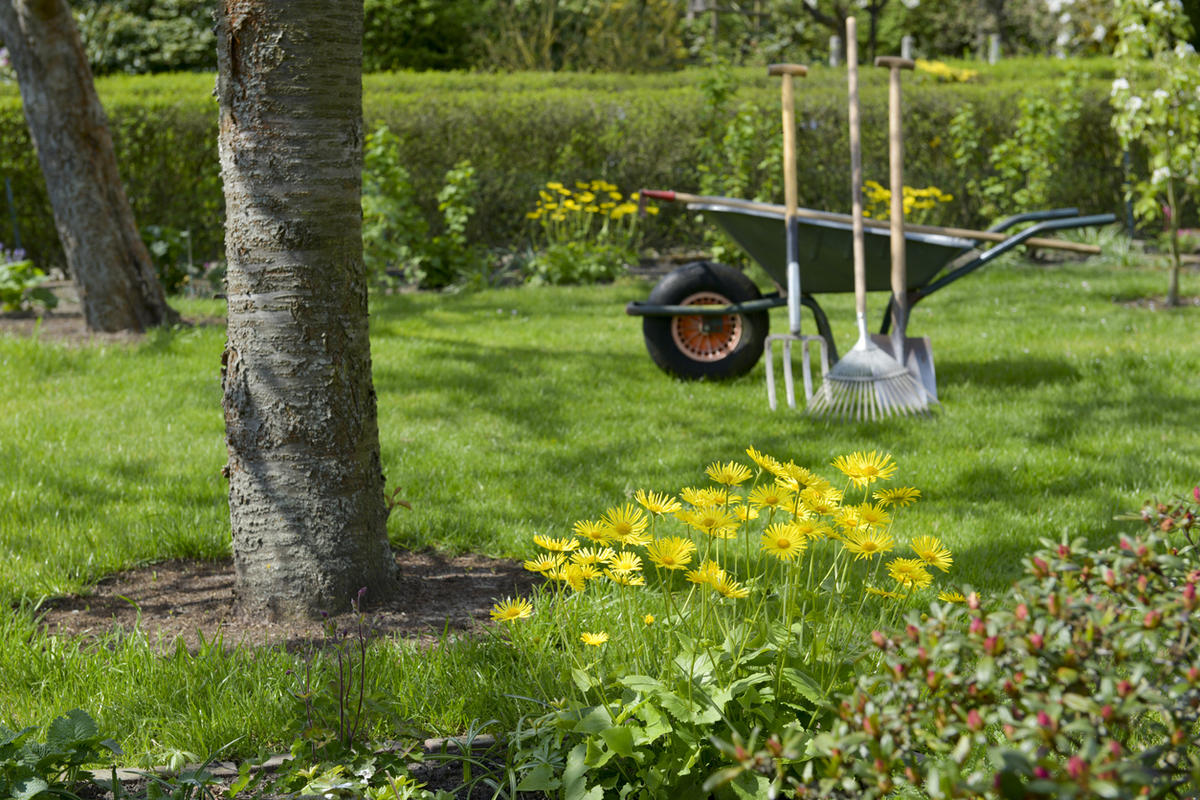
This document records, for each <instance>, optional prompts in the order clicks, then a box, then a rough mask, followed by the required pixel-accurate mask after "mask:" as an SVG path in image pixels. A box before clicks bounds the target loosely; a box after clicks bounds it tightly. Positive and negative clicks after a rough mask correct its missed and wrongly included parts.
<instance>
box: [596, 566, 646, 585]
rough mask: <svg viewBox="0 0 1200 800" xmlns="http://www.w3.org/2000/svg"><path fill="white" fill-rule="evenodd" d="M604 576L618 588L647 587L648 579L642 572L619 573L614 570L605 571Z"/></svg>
mask: <svg viewBox="0 0 1200 800" xmlns="http://www.w3.org/2000/svg"><path fill="white" fill-rule="evenodd" d="M604 576H605V577H606V578H608V579H609V580H610V581H612V582H613V583H615V584H617V585H618V586H645V585H646V579H645V578H643V577H642V573H640V572H617V571H616V570H614V569H611V568H609V569H606V570H604Z"/></svg>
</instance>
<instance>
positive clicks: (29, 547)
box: [0, 261, 1200, 759]
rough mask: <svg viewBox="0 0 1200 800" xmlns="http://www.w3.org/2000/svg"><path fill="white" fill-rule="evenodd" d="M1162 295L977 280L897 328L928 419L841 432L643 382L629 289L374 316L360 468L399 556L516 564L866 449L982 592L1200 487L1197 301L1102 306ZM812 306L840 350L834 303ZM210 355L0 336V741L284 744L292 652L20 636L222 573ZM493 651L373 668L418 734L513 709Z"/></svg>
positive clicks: (510, 679)
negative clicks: (186, 567)
mask: <svg viewBox="0 0 1200 800" xmlns="http://www.w3.org/2000/svg"><path fill="white" fill-rule="evenodd" d="M1195 280H1196V277H1195V275H1194V274H1189V275H1187V276H1185V286H1184V288H1185V293H1187V291H1188V289H1189V286H1191V285H1192V284H1193V283H1194V281H1195ZM1164 288H1165V275H1164V274H1163V273H1161V272H1158V271H1155V270H1153V269H1148V268H1141V269H1130V268H1118V267H1116V266H1114V265H1113V264H1112V263H1108V262H1103V261H1092V262H1084V263H1066V264H1058V265H1052V266H1043V265H1037V264H1033V263H1028V262H1015V261H1010V262H1008V263H1005V264H997V265H993V267H989V268H988V269H986V270H983V271H981V272H980V273H977V274H975V275H973V276H971V277H970V278H968V279H967V280H964V281H962V282H961V283H959V284H956V285H954V286H952V287H950V288H948V289H946V290H945V291H943V292H940V293H938V294H935V295H934V296H933V297H931V298H930V299H928V300H927V301H925V302H923V303H921V304H920V305H918V306H917V307H916V309H915V310H914V315H913V323H912V328H911V330H912V332H913V333H917V334H928V335H929V336H930V337H931V338H932V341H933V349H934V353H935V360H936V365H937V371H938V382H939V392H940V394H941V399H942V403H943V407H942V409H941V411H940V412H939V413H938V414H937V415H936V416H934V417H933V418H932V419H927V420H913V419H904V418H900V419H889V420H885V421H881V422H874V423H855V424H831V423H826V422H819V421H814V420H811V419H808V418H807V417H805V416H803V415H800V414H796V413H787V412H780V413H774V414H772V413H771V412H769V411H768V410H767V407H766V398H765V389H764V385H763V367H762V365H760V366H759V367H757V368H756V369H755V370H754V371H753V372H752V373H751V374H750V375H749V376H747V377H746V378H744V379H741V380H738V381H734V382H731V383H725V384H710V383H681V382H677V381H674V380H671V379H669V378H667V377H665V376H664V375H663V374H662V373H660V372H659V371H658V370H657V369H656V368H655V367H654V365H653V364H652V363H651V362H650V360H649V358H648V357H647V356H646V354H645V351H644V349H643V345H642V341H641V334H640V323H639V322H638V321H637V320H634V319H631V318H628V317H626V316H625V315H624V314H623V313H622V306H623V304H624V303H625V302H626V301H628V300H631V299H639V298H644V296H645V295H646V293H647V290H648V287H647V286H646V285H643V284H638V283H625V284H619V285H615V286H606V287H594V288H539V289H530V288H521V289H502V290H492V291H486V292H480V293H470V294H458V295H437V294H415V295H398V296H386V297H385V296H379V297H375V298H373V301H372V332H373V333H372V349H373V360H374V369H375V381H376V387H377V391H378V396H379V415H380V429H381V438H382V447H383V463H384V469H385V472H386V474H387V481H388V485H389V487H391V486H400V487H401V496H402V497H403V498H405V499H406V500H408V501H409V502H410V503H411V504H412V506H413V509H412V511H411V512H407V511H404V510H398V511H397V513H396V514H394V515H393V516H392V518H391V520H390V522H389V526H390V528H389V533H390V535H391V537H392V540H393V543H394V544H395V545H396V546H398V547H405V548H414V549H420V548H427V547H435V548H441V549H446V550H452V551H464V550H470V551H475V552H481V553H486V554H489V555H494V556H510V557H522V556H527V555H529V554H531V553H532V552H533V545H532V541H531V537H532V535H533V534H534V533H538V532H545V533H555V534H562V533H565V532H566V531H568V530H569V528H570V525H571V523H572V522H573V521H574V520H576V519H580V518H584V517H595V516H596V515H598V514H599V513H601V512H602V511H604V509H605V508H607V507H608V506H610V505H613V504H616V503H618V502H625V501H626V500H627V499H628V498H629V497H630V496H631V495H632V492H633V491H634V490H636V489H638V488H646V489H653V490H658V491H675V490H677V489H679V488H680V487H682V486H686V485H698V484H700V483H702V482H703V468H704V467H705V465H707V464H708V463H710V462H712V461H714V460H717V459H722V460H729V459H734V458H738V457H740V456H741V455H742V453H743V451H744V449H745V447H746V446H747V445H751V444H752V445H754V446H755V447H757V448H759V449H761V450H764V451H767V452H770V453H773V454H775V455H777V456H780V457H783V458H793V459H795V460H796V461H797V462H798V463H800V464H805V465H808V466H811V467H813V468H815V469H817V470H818V471H820V472H822V473H824V474H826V475H827V476H829V477H833V474H832V472H833V471H832V469H831V468H830V467H829V462H830V461H831V460H832V459H833V458H834V457H835V456H837V455H839V454H842V453H845V452H849V451H853V450H864V449H865V450H871V449H880V450H886V451H888V452H890V453H892V454H893V455H894V456H895V458H896V461H897V462H898V463H899V465H900V473H899V475H898V479H899V480H901V481H903V482H904V483H906V484H911V485H915V486H917V487H919V488H920V489H921V490H922V492H923V500H922V502H921V503H919V504H918V505H917V506H915V507H914V508H912V509H909V510H908V512H906V515H905V519H904V521H903V526H904V528H905V530H906V531H907V532H910V533H932V534H936V535H938V536H940V537H942V538H943V540H944V541H945V542H946V543H947V544H948V545H949V546H950V548H951V549H952V550H953V551H954V553H955V571H954V574H953V577H954V579H955V580H957V581H959V582H960V583H964V584H970V585H972V586H975V587H977V588H979V589H981V590H982V591H983V592H984V593H985V594H989V595H994V594H996V593H998V592H1000V591H1002V590H1003V589H1004V587H1005V586H1006V585H1007V584H1008V583H1009V582H1010V581H1011V580H1012V579H1013V578H1014V577H1015V576H1016V575H1017V574H1019V571H1020V564H1019V560H1020V557H1021V556H1022V554H1024V553H1026V552H1028V551H1029V550H1030V549H1031V548H1033V547H1034V546H1036V544H1037V542H1038V540H1039V539H1040V538H1041V537H1051V538H1055V539H1057V538H1059V537H1062V536H1069V537H1077V536H1082V537H1085V538H1087V539H1089V540H1091V541H1093V542H1095V543H1102V542H1105V541H1109V540H1111V539H1113V538H1114V537H1115V535H1116V533H1117V532H1118V531H1120V530H1129V528H1128V526H1127V525H1125V526H1124V527H1123V524H1122V523H1116V522H1114V521H1113V519H1112V518H1113V516H1114V515H1116V514H1118V513H1120V512H1122V511H1126V510H1129V509H1133V508H1136V507H1137V506H1138V505H1139V504H1140V503H1141V501H1142V500H1144V499H1146V498H1148V497H1151V496H1153V495H1160V496H1166V495H1170V494H1173V493H1179V492H1182V491H1184V490H1186V489H1190V487H1191V486H1192V485H1193V484H1194V483H1196V482H1197V464H1200V441H1198V440H1197V439H1196V437H1194V436H1192V435H1191V434H1190V431H1191V422H1192V421H1191V416H1192V413H1191V412H1192V410H1193V408H1194V402H1195V397H1196V396H1197V389H1198V388H1200V377H1198V376H1200V343H1198V340H1197V337H1196V336H1195V330H1196V327H1197V323H1198V321H1200V309H1197V308H1195V307H1189V308H1183V309H1176V310H1171V311H1162V310H1159V311H1150V310H1147V309H1145V308H1138V307H1132V306H1130V305H1126V304H1125V301H1128V300H1133V299H1137V298H1141V297H1145V296H1150V295H1159V296H1161V294H1162V293H1163V290H1164ZM823 301H824V299H823ZM870 302H871V305H872V308H873V309H874V313H876V314H878V313H880V312H881V311H882V308H883V298H882V297H875V296H873V297H872V298H871V299H870ZM178 305H179V306H180V307H181V308H182V309H183V310H184V312H185V313H190V314H196V315H201V314H214V313H220V311H221V308H220V304H218V303H213V302H211V301H209V302H201V301H188V302H183V301H180V302H178ZM826 306H827V310H828V312H829V314H830V317H831V319H832V320H833V324H834V326H835V332H836V333H838V334H839V336H840V339H839V345H840V347H841V348H842V349H843V350H844V349H845V348H846V347H848V346H849V345H850V344H851V341H850V335H851V323H850V321H851V319H852V313H851V310H850V298H849V297H842V296H837V297H832V298H828V302H827V303H826ZM775 314H776V316H775V317H774V318H773V327H774V328H775V329H776V330H781V329H783V328H784V327H785V323H784V320H783V317H782V312H781V311H777V312H775ZM223 341H224V331H223V329H222V328H221V327H220V326H219V325H218V326H208V327H196V328H191V329H180V330H173V331H160V332H156V333H154V334H151V335H150V336H148V337H147V338H146V340H145V341H144V342H143V343H141V344H139V345H136V346H125V345H104V346H100V345H92V346H70V345H64V344H60V343H55V342H50V341H41V340H37V339H34V340H27V339H15V338H9V337H5V338H0V367H2V369H3V374H4V375H5V376H6V380H5V381H4V382H3V384H2V385H0V465H2V466H0V498H3V499H4V514H2V515H0V553H3V556H4V559H5V564H6V568H5V569H4V571H3V572H2V573H0V598H3V600H4V601H5V602H6V603H8V604H10V605H12V606H13V607H14V611H13V612H12V613H11V614H9V615H8V616H7V617H6V618H5V620H4V622H3V624H0V722H9V723H17V722H20V723H31V722H45V721H47V720H48V719H49V718H50V717H51V716H53V715H54V714H57V713H61V712H62V711H65V710H67V709H69V708H72V707H76V706H78V707H83V708H85V709H88V710H89V711H91V712H93V713H95V714H97V716H98V717H99V718H100V720H101V721H102V723H103V724H104V725H105V726H106V728H107V729H108V730H110V731H112V732H114V733H115V734H116V735H117V736H118V737H119V738H121V739H122V740H123V742H124V744H125V746H126V749H127V751H128V752H129V753H130V754H131V756H130V758H131V759H136V758H137V757H139V756H142V755H144V756H146V757H148V758H151V759H153V757H154V756H155V754H162V753H163V752H166V751H168V750H170V749H173V748H178V749H184V750H189V751H192V752H196V753H203V752H207V751H211V750H214V749H216V748H217V747H220V746H221V745H223V744H225V743H226V742H228V741H230V740H232V739H235V738H237V737H239V736H245V737H246V738H245V739H243V740H242V741H241V742H239V744H238V745H237V748H238V750H237V751H238V752H241V753H243V754H245V753H249V752H252V751H253V750H254V749H256V748H259V747H265V748H280V747H283V746H286V744H287V739H286V735H287V734H286V731H287V724H288V721H289V720H291V719H293V718H294V716H295V707H294V703H293V702H292V701H291V700H290V698H289V697H288V695H287V692H286V687H287V686H288V685H290V684H289V683H288V681H289V680H290V678H289V677H287V676H286V675H285V673H286V671H287V669H289V668H290V667H291V666H294V661H293V660H292V658H291V657H290V656H287V655H285V654H283V653H280V652H278V651H266V652H261V653H258V652H253V651H250V650H247V649H244V648H243V649H238V650H234V651H232V652H229V653H226V652H223V651H222V650H221V648H219V647H210V648H206V649H204V650H203V651H202V652H201V653H199V654H194V655H193V654H188V653H187V652H186V651H183V650H176V651H173V652H171V653H169V654H168V655H165V656H164V655H160V654H158V652H157V651H156V650H155V649H154V648H153V647H152V646H151V644H150V643H147V642H145V641H144V640H143V639H142V638H141V637H139V636H136V635H129V634H125V635H120V636H117V635H114V636H111V637H109V638H107V639H103V640H101V641H99V642H96V643H85V642H76V641H69V640H64V639H59V638H55V637H52V636H47V635H45V634H43V633H40V632H39V631H38V630H37V629H36V627H35V625H34V623H33V621H32V620H33V617H34V615H35V606H36V604H37V602H38V601H39V599H41V598H44V597H46V596H50V595H56V594H62V593H66V592H73V591H78V590H81V589H84V588H85V587H86V586H87V585H88V583H89V582H91V581H94V580H96V579H98V578H100V577H101V576H103V575H105V574H108V573H111V572H113V571H115V570H118V569H121V568H124V567H128V566H131V565H134V564H137V563H139V562H146V561H152V560H155V559H166V558H173V557H200V558H220V557H224V556H225V555H227V553H228V549H229V548H228V535H229V532H228V520H227V508H226V506H225V491H226V487H225V484H224V482H223V480H222V479H221V477H220V468H221V466H222V464H223V463H224V444H223V438H222V436H223V434H222V415H221V410H220V400H221V398H220V387H219V377H218V375H219V359H220V353H221V349H222V346H223ZM509 659H510V655H504V654H502V651H500V650H499V649H497V647H496V646H495V644H494V643H492V642H491V641H489V640H487V639H483V640H474V639H466V640H457V641H456V640H447V641H444V642H443V643H442V644H441V645H440V646H436V647H434V648H432V649H427V650H423V649H420V648H417V647H416V646H415V645H412V644H406V643H402V642H390V643H382V644H380V645H378V646H377V647H375V648H374V649H373V650H372V655H371V660H372V661H371V663H372V668H373V670H374V671H375V672H376V674H377V675H378V676H379V680H380V681H381V684H382V685H383V686H385V687H386V689H387V692H388V693H389V694H390V695H391V696H392V697H393V698H394V699H395V700H396V705H397V711H398V712H399V713H400V714H402V715H404V716H407V717H410V718H411V719H413V720H414V721H415V722H417V723H418V724H419V725H422V726H424V727H426V728H428V729H430V730H434V731H441V732H448V731H454V730H461V729H462V728H464V727H465V726H466V725H467V724H468V723H470V722H471V720H473V719H479V720H486V719H492V718H496V719H499V720H501V721H502V722H503V723H505V724H511V723H512V722H513V721H514V720H515V718H516V716H517V715H519V714H521V713H527V712H529V711H532V710H533V708H532V707H531V706H530V704H527V703H523V702H522V701H516V700H511V699H508V698H506V697H505V695H523V694H527V693H528V691H529V687H528V686H527V685H525V684H524V683H523V680H522V677H521V676H520V674H519V673H520V671H519V670H515V669H512V668H511V662H510V660H509ZM553 668H554V665H553V663H551V662H550V660H549V659H548V662H547V669H549V670H553ZM464 687H471V691H470V692H467V691H464Z"/></svg>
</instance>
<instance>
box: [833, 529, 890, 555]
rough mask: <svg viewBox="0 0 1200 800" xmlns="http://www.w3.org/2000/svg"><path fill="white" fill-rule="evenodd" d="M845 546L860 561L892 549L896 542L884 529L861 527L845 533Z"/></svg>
mask: <svg viewBox="0 0 1200 800" xmlns="http://www.w3.org/2000/svg"><path fill="white" fill-rule="evenodd" d="M845 546H846V549H847V550H849V551H850V552H851V553H854V560H855V561H860V560H862V559H864V558H870V557H871V556H877V555H881V554H883V553H886V552H888V551H890V550H892V549H894V548H895V546H896V542H895V540H894V539H892V535H891V534H890V533H887V532H886V531H880V530H872V529H871V528H863V529H862V530H857V531H853V532H851V533H848V534H846V539H845Z"/></svg>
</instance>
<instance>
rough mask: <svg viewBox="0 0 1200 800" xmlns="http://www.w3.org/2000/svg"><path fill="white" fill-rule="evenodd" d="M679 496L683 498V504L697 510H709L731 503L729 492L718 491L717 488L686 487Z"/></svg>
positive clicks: (725, 490) (724, 490)
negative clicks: (712, 507)
mask: <svg viewBox="0 0 1200 800" xmlns="http://www.w3.org/2000/svg"><path fill="white" fill-rule="evenodd" d="M679 496H680V497H682V498H683V502H685V503H687V504H688V505H689V506H693V507H695V508H707V507H708V506H723V505H725V503H727V502H728V501H729V490H727V489H718V488H717V487H715V486H708V487H705V488H703V489H696V488H694V487H691V486H689V487H686V488H684V489H681V490H680V492H679Z"/></svg>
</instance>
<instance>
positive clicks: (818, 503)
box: [800, 486, 842, 516]
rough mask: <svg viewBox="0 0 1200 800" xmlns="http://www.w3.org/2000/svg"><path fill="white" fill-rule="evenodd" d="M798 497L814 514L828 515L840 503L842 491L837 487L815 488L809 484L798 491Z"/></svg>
mask: <svg viewBox="0 0 1200 800" xmlns="http://www.w3.org/2000/svg"><path fill="white" fill-rule="evenodd" d="M800 499H801V500H802V501H803V502H804V505H805V506H806V507H807V508H808V509H809V510H810V511H812V512H813V513H814V514H820V515H822V516H828V515H829V514H832V513H833V512H834V511H836V510H837V509H838V507H839V506H840V505H841V502H842V493H841V491H839V490H838V489H833V488H830V489H817V488H816V487H813V486H810V487H809V488H807V489H805V490H803V491H802V492H800Z"/></svg>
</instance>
